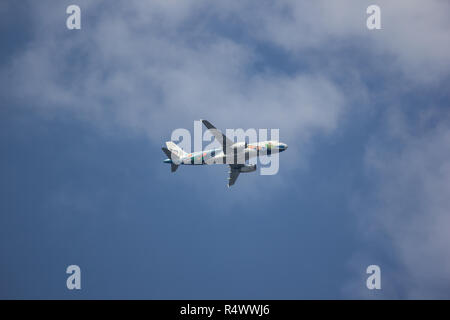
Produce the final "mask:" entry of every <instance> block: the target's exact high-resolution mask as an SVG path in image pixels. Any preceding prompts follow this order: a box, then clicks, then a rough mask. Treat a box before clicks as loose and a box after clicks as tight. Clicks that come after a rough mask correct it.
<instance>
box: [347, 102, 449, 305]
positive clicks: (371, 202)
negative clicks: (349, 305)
mask: <svg viewBox="0 0 450 320" xmlns="http://www.w3.org/2000/svg"><path fill="white" fill-rule="evenodd" d="M387 117H388V118H390V120H389V121H387V123H388V124H387V127H386V128H384V129H385V133H384V134H377V135H375V136H374V137H373V141H372V143H371V144H370V146H369V147H368V149H367V156H366V165H367V170H368V171H367V173H368V177H369V178H370V179H371V180H372V182H373V183H374V185H375V193H371V194H370V195H368V197H367V198H364V201H363V203H364V204H362V205H361V207H359V208H358V219H359V220H360V227H361V229H362V230H364V231H363V232H364V233H366V234H367V235H368V238H369V241H374V240H375V241H378V242H379V241H381V240H380V239H383V238H384V237H385V239H386V240H385V241H386V243H384V246H385V249H386V250H387V252H391V254H392V255H393V257H392V260H393V262H392V265H390V266H388V267H386V268H385V269H384V270H385V271H386V274H389V278H388V279H385V280H384V287H385V288H388V290H387V291H386V292H385V294H386V296H387V297H391V298H392V297H401V298H448V297H449V294H450V291H449V290H450V285H449V283H450V248H449V246H448V244H449V243H450V234H449V232H448V226H449V224H450V197H449V194H450V149H449V147H448V146H449V145H450V129H449V128H450V121H449V120H450V118H449V115H448V113H445V112H443V110H442V109H440V110H436V109H432V110H431V111H429V112H428V111H426V112H424V113H423V114H422V116H421V118H419V119H418V120H417V122H413V123H415V124H414V125H412V124H411V120H410V119H409V120H407V119H405V115H404V113H403V112H401V111H399V110H398V109H396V111H393V112H392V113H389V114H388V115H387ZM368 231H369V232H368ZM360 254H361V253H359V254H358V255H360ZM367 255H368V256H371V257H372V260H370V259H369V260H368V259H362V260H364V261H372V263H373V261H377V260H376V259H377V254H376V253H375V254H371V253H366V256H367ZM374 259H375V260H374ZM356 260H357V261H362V260H361V259H359V260H358V259H356ZM365 291H366V290H361V294H362V296H366V295H367V292H365Z"/></svg>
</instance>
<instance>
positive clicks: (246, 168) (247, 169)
mask: <svg viewBox="0 0 450 320" xmlns="http://www.w3.org/2000/svg"><path fill="white" fill-rule="evenodd" d="M255 170H256V164H252V165H245V166H243V167H241V168H240V169H239V171H240V172H244V173H245V172H253V171H255Z"/></svg>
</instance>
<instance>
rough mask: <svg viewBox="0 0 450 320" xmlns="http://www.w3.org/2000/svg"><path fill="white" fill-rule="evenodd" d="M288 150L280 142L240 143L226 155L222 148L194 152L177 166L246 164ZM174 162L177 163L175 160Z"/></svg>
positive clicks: (182, 159)
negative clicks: (259, 157) (248, 161)
mask: <svg viewBox="0 0 450 320" xmlns="http://www.w3.org/2000/svg"><path fill="white" fill-rule="evenodd" d="M286 149H287V145H286V144H284V143H280V142H279V141H262V142H257V143H249V144H247V143H245V142H238V143H235V144H233V145H232V146H231V147H230V151H232V152H227V154H226V155H225V153H224V152H223V150H222V149H220V148H217V149H210V150H205V151H200V152H193V153H189V154H186V155H184V156H182V157H180V159H179V160H178V161H176V162H178V163H176V164H185V165H202V164H206V165H210V164H244V163H245V161H246V160H249V159H251V158H254V157H258V156H263V155H271V154H274V153H279V152H282V151H284V150H286ZM172 161H173V162H174V163H175V161H174V160H172Z"/></svg>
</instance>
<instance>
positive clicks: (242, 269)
mask: <svg viewBox="0 0 450 320" xmlns="http://www.w3.org/2000/svg"><path fill="white" fill-rule="evenodd" d="M69 4H78V5H79V6H80V7H81V12H82V29H81V30H77V31H71V30H67V29H66V27H65V20H66V18H67V15H66V14H65V9H66V7H67V6H68V5H69ZM370 4H372V3H371V2H369V1H367V2H366V1H340V2H339V3H334V2H333V4H331V3H330V2H326V1H316V2H314V4H312V3H309V2H301V1H279V2H272V1H239V2H236V3H233V2H229V1H217V2H214V4H211V3H210V2H207V1H184V2H182V3H180V2H179V1H164V2H157V1H113V2H108V3H107V4H106V2H104V3H103V2H101V3H99V2H97V1H77V2H74V1H58V2H57V3H56V2H52V1H39V3H37V2H32V1H20V2H17V1H4V2H3V3H2V4H1V5H0V14H1V19H0V20H1V22H0V23H1V31H0V34H1V37H2V40H3V41H2V43H4V45H3V46H2V49H1V50H0V57H1V60H0V61H1V66H0V68H1V73H0V74H1V76H0V81H1V88H2V89H1V91H0V92H1V95H0V98H1V102H2V103H1V109H0V110H1V111H0V112H1V118H0V121H1V126H0V132H1V134H0V148H1V154H2V157H1V164H0V170H1V177H2V179H1V183H0V212H1V214H0V219H1V220H0V237H1V241H0V257H1V260H0V261H1V264H0V284H1V285H0V297H1V298H39V299H45V298H63V299H72V298H75V299H76V298H149V299H171V298H177V299H216V298H223V299H241V298H248V299H302V298H307V299H309V298H318V299H330V298H337V299H346V298H362V299H377V298H391V299H392V298H394V299H395V298H402V299H408V298H449V297H450V285H449V283H450V272H449V270H450V249H449V247H448V243H449V241H450V238H449V236H448V234H449V233H448V226H449V225H450V216H449V212H450V201H449V199H450V197H448V194H449V192H450V185H449V181H450V166H449V160H450V149H449V146H450V143H449V142H450V129H449V128H450V126H449V125H450V114H449V107H450V106H449V102H450V97H449V91H448V88H449V84H450V78H449V75H450V44H449V41H448V31H449V28H450V23H449V22H448V19H447V17H446V15H445V13H446V12H448V11H449V10H448V9H449V4H448V3H446V2H443V1H429V2H427V3H426V4H425V3H424V2H423V1H408V2H406V1H404V2H403V1H399V2H396V3H395V4H393V3H390V2H389V1H379V2H378V3H377V4H378V5H379V6H380V7H381V19H382V30H375V31H369V30H368V29H367V28H366V22H365V20H366V18H367V14H366V13H365V11H366V8H367V6H368V5H370ZM200 118H204V119H208V120H210V121H211V122H212V123H214V124H216V125H217V126H218V127H220V128H222V129H225V128H244V129H246V128H278V129H280V140H282V141H283V142H286V143H287V144H288V145H289V149H288V150H287V151H286V152H284V153H283V154H281V155H280V171H279V172H278V174H277V175H274V176H261V175H259V174H258V173H251V174H246V175H244V174H243V175H241V177H240V178H239V180H238V182H237V184H236V185H235V186H233V188H231V189H228V188H226V175H227V169H226V168H225V167H223V166H209V167H182V168H180V169H179V170H178V171H177V172H176V173H175V174H172V173H170V169H169V167H168V166H167V165H166V164H164V163H162V160H163V159H164V155H163V153H162V152H161V150H160V148H161V146H163V145H164V142H165V141H167V140H169V139H170V135H171V133H172V131H173V130H174V129H176V128H186V129H189V130H193V121H194V120H198V119H200ZM71 264H77V265H79V266H80V268H81V270H82V290H80V291H69V290H67V288H66V277H67V275H66V273H65V270H66V267H67V266H68V265H71ZM371 264H376V265H379V266H380V267H381V272H382V290H380V291H369V290H368V289H367V288H366V286H365V283H366V278H367V275H366V273H365V270H366V268H367V266H368V265H371Z"/></svg>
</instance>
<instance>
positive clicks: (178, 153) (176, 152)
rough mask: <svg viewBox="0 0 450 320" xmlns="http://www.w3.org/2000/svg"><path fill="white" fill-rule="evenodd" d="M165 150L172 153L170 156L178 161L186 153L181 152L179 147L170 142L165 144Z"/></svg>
mask: <svg viewBox="0 0 450 320" xmlns="http://www.w3.org/2000/svg"><path fill="white" fill-rule="evenodd" d="M166 146H167V149H169V151H170V152H171V153H172V156H175V157H177V158H178V159H181V158H182V157H183V156H185V155H186V154H187V153H186V152H184V151H183V149H181V148H180V147H179V146H177V145H176V144H175V143H173V142H172V141H167V142H166Z"/></svg>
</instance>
